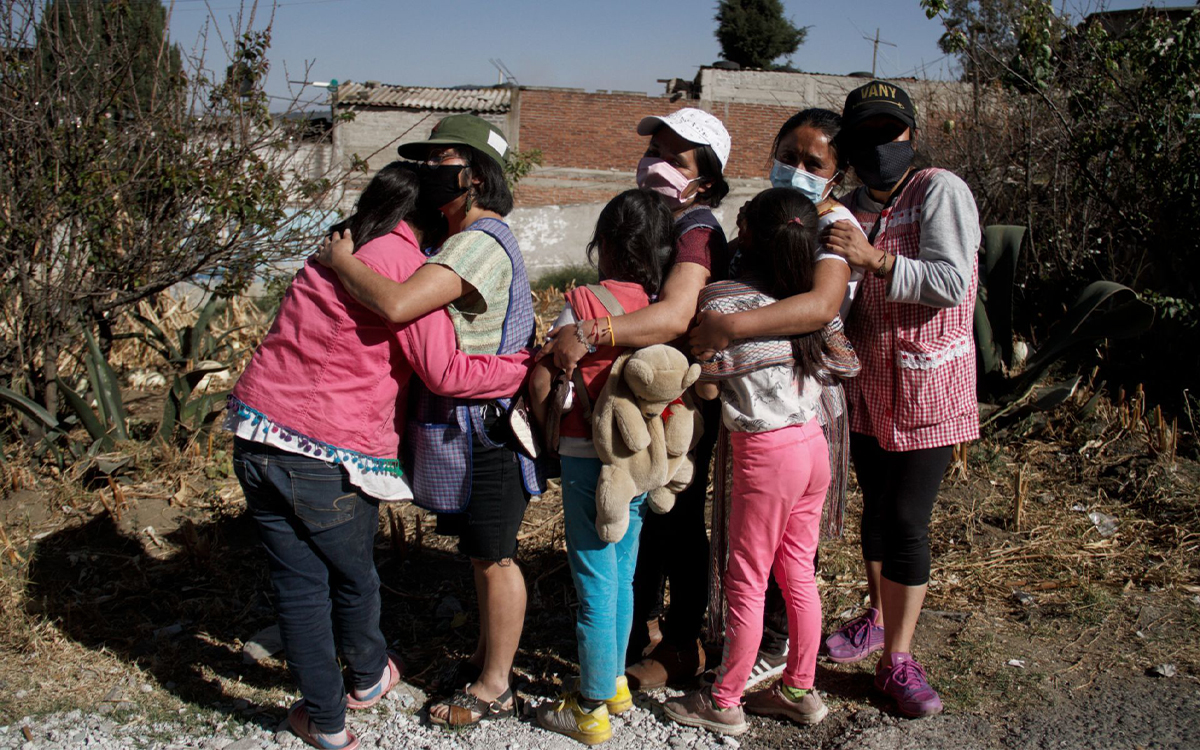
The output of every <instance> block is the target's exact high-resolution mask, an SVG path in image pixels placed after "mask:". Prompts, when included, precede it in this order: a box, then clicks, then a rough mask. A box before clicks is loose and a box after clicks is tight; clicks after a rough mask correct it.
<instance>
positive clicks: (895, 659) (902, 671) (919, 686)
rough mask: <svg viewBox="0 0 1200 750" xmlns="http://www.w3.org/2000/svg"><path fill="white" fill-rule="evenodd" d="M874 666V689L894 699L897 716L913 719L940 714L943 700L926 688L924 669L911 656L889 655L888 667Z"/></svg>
mask: <svg viewBox="0 0 1200 750" xmlns="http://www.w3.org/2000/svg"><path fill="white" fill-rule="evenodd" d="M885 661H887V660H885V659H880V660H879V663H878V664H876V665H875V687H877V688H878V689H879V690H881V691H883V692H884V693H886V694H887V695H888V696H889V697H891V698H894V699H895V700H896V706H897V707H898V708H899V709H900V713H902V714H904V715H905V716H908V717H910V718H913V719H919V718H921V717H922V716H933V715H934V714H937V713H941V712H942V699H941V698H939V697H938V694H937V691H936V690H934V689H933V688H932V687H930V686H929V679H928V678H927V677H926V676H925V668H924V667H922V666H921V665H920V664H918V663H917V660H916V659H914V658H912V654H892V655H891V659H890V661H891V665H887V664H884V662H885Z"/></svg>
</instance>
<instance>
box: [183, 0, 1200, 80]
mask: <svg viewBox="0 0 1200 750" xmlns="http://www.w3.org/2000/svg"><path fill="white" fill-rule="evenodd" d="M1190 2H1191V0H1175V1H1174V2H1170V1H1167V2H1163V1H1157V2H1154V3H1153V4H1155V5H1184V4H1189V3H1190ZM167 4H168V5H170V0H167ZM1144 4H1147V3H1144V2H1139V1H1137V0H1112V1H1111V2H1106V3H1102V2H1098V1H1097V0H1055V6H1056V7H1065V9H1066V11H1067V12H1068V13H1070V14H1072V15H1073V16H1076V17H1078V16H1080V15H1081V14H1082V13H1084V12H1086V11H1089V10H1095V9H1097V8H1099V7H1101V5H1104V6H1106V7H1109V8H1113V9H1118V8H1131V7H1137V6H1141V5H1144ZM237 5H238V3H237V2H236V1H235V0H207V2H206V0H175V5H174V10H173V15H172V18H171V33H172V37H173V38H174V39H175V41H177V42H179V43H181V44H182V45H183V46H184V48H185V49H189V48H191V46H192V43H193V41H194V40H195V39H196V36H197V33H198V31H199V30H200V28H201V26H202V24H203V23H204V22H205V20H206V19H207V18H208V16H209V8H211V9H212V14H213V17H214V18H215V19H216V21H217V23H218V24H219V25H221V26H222V27H223V28H225V29H228V28H229V17H230V15H231V14H232V13H235V12H236V9H237ZM784 5H785V8H786V11H787V13H788V15H789V16H790V17H791V18H792V20H793V22H795V23H796V24H797V25H806V26H811V27H812V28H811V29H810V30H809V35H808V40H807V41H806V42H805V43H804V44H803V45H801V47H800V49H799V50H798V51H797V52H796V54H795V55H794V56H793V57H792V64H793V65H794V66H795V67H797V68H799V69H801V70H805V71H812V72H822V73H849V72H852V71H858V70H870V69H871V50H872V44H871V42H869V41H867V40H865V39H863V38H862V37H863V36H864V35H868V36H869V35H873V34H874V33H875V29H876V27H878V28H879V29H880V36H881V38H882V39H884V40H886V41H890V42H892V43H894V44H895V45H896V46H895V47H885V46H881V47H880V57H879V65H878V72H879V74H880V75H881V76H897V75H918V76H920V75H922V71H923V72H924V75H926V76H928V77H930V78H946V77H951V76H953V75H954V74H955V72H954V69H953V67H952V62H953V61H952V60H951V59H948V58H945V56H943V54H942V53H941V51H940V50H939V49H938V47H937V39H938V37H939V36H940V35H941V32H942V28H941V26H940V24H939V23H937V21H929V20H927V19H926V18H925V14H924V12H923V11H922V10H921V8H920V6H919V3H918V0H857V1H856V2H837V1H836V0H835V1H834V2H829V1H828V0H826V1H823V2H813V1H812V0H809V1H808V2H801V1H800V0H784ZM715 7H716V3H715V2H712V1H710V0H638V1H631V0H608V1H607V2H606V1H603V0H599V1H598V0H590V1H588V2H578V1H576V0H558V1H557V2H554V1H550V2H546V1H542V2H535V1H534V0H432V1H431V0H423V1H422V2H412V1H411V0H281V2H279V3H278V6H277V7H276V8H275V10H274V14H275V15H274V25H273V40H272V48H271V51H270V59H271V62H272V71H271V76H270V78H269V80H268V86H267V89H268V92H269V93H271V94H272V95H275V96H279V97H286V96H288V85H287V79H288V78H291V79H293V80H300V79H302V78H303V73H304V65H305V62H306V61H309V62H311V63H312V68H311V72H310V74H309V79H310V80H318V81H327V80H329V79H330V78H336V79H339V80H343V81H345V80H356V81H363V80H379V81H383V82H384V83H395V84H403V85H414V86H453V85H458V84H494V83H496V82H497V78H498V74H497V71H496V69H495V68H494V67H492V65H491V64H490V63H489V62H488V61H489V59H490V58H499V59H500V60H502V61H503V62H504V64H505V65H507V67H508V69H509V70H510V71H512V73H513V74H514V75H515V76H516V78H517V80H518V81H519V82H520V83H522V84H525V85H534V86H570V87H576V88H584V89H587V90H589V91H591V90H596V89H619V90H629V91H645V92H649V93H654V94H657V93H659V92H660V91H661V90H662V86H661V84H659V83H657V82H656V81H657V79H659V78H671V77H680V78H691V77H693V76H695V74H696V71H697V69H698V68H699V67H700V66H702V65H708V64H711V63H712V62H713V61H714V60H716V59H718V57H719V55H720V48H719V46H718V45H717V41H716V39H715V38H714V37H713V31H714V29H715V28H716V22H715V21H714V20H713V15H714V9H715ZM270 8H271V6H270V4H269V3H264V4H262V5H261V7H260V9H259V17H260V19H262V20H260V22H259V24H258V25H262V24H263V22H264V21H265V18H266V16H267V15H269V13H270ZM285 66H286V69H287V73H286V75H285ZM306 97H308V98H317V99H323V92H320V91H318V90H314V89H311V88H310V89H308V90H307V92H306ZM280 103H282V102H280Z"/></svg>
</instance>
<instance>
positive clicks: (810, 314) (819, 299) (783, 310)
mask: <svg viewBox="0 0 1200 750" xmlns="http://www.w3.org/2000/svg"><path fill="white" fill-rule="evenodd" d="M849 282H850V266H848V265H846V264H845V263H843V262H842V261H840V260H838V259H836V258H828V259H826V260H822V261H820V262H818V263H817V267H816V270H815V271H814V273H813V288H812V291H809V292H805V293H804V294H797V295H795V296H792V297H788V298H787V299H783V300H780V301H778V302H776V303H774V304H772V305H767V306H766V307H760V308H758V309H756V310H747V311H745V312H739V313H731V314H728V315H725V314H722V313H719V312H716V311H714V310H706V311H704V312H701V313H700V314H699V315H698V316H696V327H695V328H693V329H692V332H691V334H690V335H689V336H688V343H689V344H690V345H691V347H692V353H693V354H695V355H696V356H698V357H704V358H706V357H705V355H708V354H711V353H712V352H716V351H721V350H722V349H725V348H727V347H728V346H729V344H730V343H731V342H733V341H737V340H738V339H750V338H757V337H759V336H796V335H799V334H802V333H811V332H812V331H816V330H820V329H821V328H822V327H823V326H824V325H825V324H826V323H828V322H829V321H831V320H833V319H834V317H836V316H837V314H838V308H840V307H841V304H842V299H843V298H845V296H846V284H848V283H849Z"/></svg>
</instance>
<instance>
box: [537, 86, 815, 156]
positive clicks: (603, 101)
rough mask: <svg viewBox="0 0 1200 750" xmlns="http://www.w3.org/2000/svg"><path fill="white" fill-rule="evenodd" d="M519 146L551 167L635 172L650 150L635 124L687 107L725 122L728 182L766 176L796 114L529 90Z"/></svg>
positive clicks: (780, 109) (757, 106)
mask: <svg viewBox="0 0 1200 750" xmlns="http://www.w3.org/2000/svg"><path fill="white" fill-rule="evenodd" d="M520 101H521V103H520V143H521V148H522V149H523V150H527V149H531V148H539V149H541V150H542V155H543V158H544V159H545V164H546V165H547V166H557V167H572V168H577V169H613V170H620V171H632V170H633V169H634V167H636V166H637V162H638V160H639V159H640V158H641V156H642V153H643V152H644V151H645V150H646V138H645V137H643V136H639V135H638V134H637V131H636V128H637V123H638V121H639V120H641V118H643V117H645V116H646V115H658V114H666V113H669V112H673V111H675V110H676V109H679V108H681V107H685V106H697V105H698V104H699V105H701V106H702V108H704V109H707V110H709V111H711V112H712V113H713V114H714V115H716V116H717V117H718V118H720V119H721V121H722V122H724V123H725V127H726V129H728V130H729V136H730V138H731V140H732V141H733V147H732V150H731V151H730V155H729V164H728V165H727V167H726V169H725V173H726V175H728V176H730V177H763V176H765V175H766V172H767V170H768V160H769V159H770V150H771V143H772V141H773V140H774V138H775V133H776V131H777V130H778V129H779V126H780V125H781V124H782V123H783V121H784V120H786V119H787V118H788V117H789V116H791V115H792V114H793V113H794V112H795V109H793V108H791V107H779V106H771V105H763V104H726V103H721V102H696V101H688V100H686V99H680V100H677V101H674V102H672V101H671V100H670V99H669V98H667V97H661V96H659V97H655V96H646V95H644V94H623V93H616V94H614V93H592V94H589V93H585V92H583V91H577V90H573V89H545V88H525V89H521V92H520Z"/></svg>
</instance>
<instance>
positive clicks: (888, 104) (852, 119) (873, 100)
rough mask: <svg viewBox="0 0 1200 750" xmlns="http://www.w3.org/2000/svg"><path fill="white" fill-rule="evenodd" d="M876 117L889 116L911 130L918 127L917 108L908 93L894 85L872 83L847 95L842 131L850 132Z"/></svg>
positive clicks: (881, 82)
mask: <svg viewBox="0 0 1200 750" xmlns="http://www.w3.org/2000/svg"><path fill="white" fill-rule="evenodd" d="M875 115H887V116H889V117H894V118H896V119H897V120H900V121H901V122H903V123H904V124H905V125H907V126H908V127H910V128H914V129H915V128H916V127H917V108H916V107H915V106H914V105H913V102H912V99H910V98H909V96H908V92H907V91H905V90H904V89H902V88H900V87H899V86H897V85H896V84H894V83H887V82H886V81H871V82H870V83H868V84H866V85H864V86H859V87H858V88H856V89H854V90H853V91H851V92H850V93H849V94H846V106H844V107H842V129H843V130H849V129H851V128H853V127H854V126H855V125H858V124H859V123H860V122H862V121H863V120H865V119H867V118H868V117H874V116H875Z"/></svg>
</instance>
